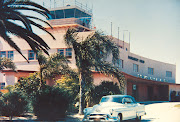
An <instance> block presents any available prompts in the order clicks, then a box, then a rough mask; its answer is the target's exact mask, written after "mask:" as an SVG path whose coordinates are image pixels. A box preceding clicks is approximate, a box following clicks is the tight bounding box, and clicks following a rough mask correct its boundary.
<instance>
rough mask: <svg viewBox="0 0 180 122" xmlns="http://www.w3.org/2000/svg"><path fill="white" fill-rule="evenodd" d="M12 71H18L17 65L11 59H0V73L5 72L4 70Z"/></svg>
mask: <svg viewBox="0 0 180 122" xmlns="http://www.w3.org/2000/svg"><path fill="white" fill-rule="evenodd" d="M7 68H9V69H12V70H13V71H16V66H15V64H14V63H13V62H12V60H11V59H9V58H6V57H4V58H0V71H2V70H4V69H7Z"/></svg>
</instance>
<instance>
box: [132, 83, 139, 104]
mask: <svg viewBox="0 0 180 122" xmlns="http://www.w3.org/2000/svg"><path fill="white" fill-rule="evenodd" d="M132 96H133V97H134V98H135V100H136V101H138V100H139V99H138V98H139V94H138V86H137V85H136V84H134V85H132Z"/></svg>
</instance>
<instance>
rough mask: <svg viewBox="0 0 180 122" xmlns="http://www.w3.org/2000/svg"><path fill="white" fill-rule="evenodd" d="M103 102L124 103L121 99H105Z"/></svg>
mask: <svg viewBox="0 0 180 122" xmlns="http://www.w3.org/2000/svg"><path fill="white" fill-rule="evenodd" d="M100 102H101V103H102V102H116V103H122V98H121V97H103V98H102V99H101V101H100Z"/></svg>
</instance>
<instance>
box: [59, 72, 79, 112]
mask: <svg viewBox="0 0 180 122" xmlns="http://www.w3.org/2000/svg"><path fill="white" fill-rule="evenodd" d="M56 86H57V87H59V88H61V89H66V90H67V91H68V92H69V95H70V97H71V101H70V103H69V108H68V112H77V107H75V106H74V105H75V103H76V102H77V101H78V98H79V97H78V94H79V81H78V79H76V78H72V77H70V76H67V75H65V76H63V77H61V79H58V80H57V81H56Z"/></svg>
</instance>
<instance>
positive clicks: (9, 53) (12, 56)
mask: <svg viewBox="0 0 180 122" xmlns="http://www.w3.org/2000/svg"><path fill="white" fill-rule="evenodd" d="M8 58H10V59H11V60H13V59H14V52H13V51H8Z"/></svg>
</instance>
